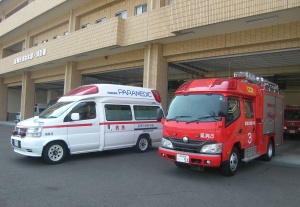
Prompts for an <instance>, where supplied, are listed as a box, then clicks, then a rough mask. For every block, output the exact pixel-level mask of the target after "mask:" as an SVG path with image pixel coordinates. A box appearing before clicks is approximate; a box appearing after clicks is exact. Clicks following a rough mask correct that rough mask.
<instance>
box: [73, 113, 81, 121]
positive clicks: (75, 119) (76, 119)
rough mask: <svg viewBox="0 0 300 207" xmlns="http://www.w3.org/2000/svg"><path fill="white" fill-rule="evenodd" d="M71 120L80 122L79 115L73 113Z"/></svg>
mask: <svg viewBox="0 0 300 207" xmlns="http://www.w3.org/2000/svg"><path fill="white" fill-rule="evenodd" d="M71 120H72V121H78V120H79V113H72V114H71Z"/></svg>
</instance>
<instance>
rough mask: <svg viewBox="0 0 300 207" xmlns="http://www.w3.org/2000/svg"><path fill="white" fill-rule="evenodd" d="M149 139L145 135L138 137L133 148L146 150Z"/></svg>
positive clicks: (138, 150) (140, 150)
mask: <svg viewBox="0 0 300 207" xmlns="http://www.w3.org/2000/svg"><path fill="white" fill-rule="evenodd" d="M149 145H150V142H149V139H148V138H147V137H145V136H142V137H140V138H138V140H137V142H136V145H135V146H134V150H135V151H136V152H146V151H147V150H148V149H149Z"/></svg>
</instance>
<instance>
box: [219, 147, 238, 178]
mask: <svg viewBox="0 0 300 207" xmlns="http://www.w3.org/2000/svg"><path fill="white" fill-rule="evenodd" d="M239 166H240V153H239V151H238V149H237V148H236V147H233V148H232V150H231V153H230V157H229V160H228V161H227V162H225V163H223V164H222V165H221V172H222V174H223V175H225V176H233V175H235V174H236V173H237V171H238V169H239Z"/></svg>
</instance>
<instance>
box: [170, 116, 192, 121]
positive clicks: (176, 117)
mask: <svg viewBox="0 0 300 207" xmlns="http://www.w3.org/2000/svg"><path fill="white" fill-rule="evenodd" d="M186 117H191V116H175V117H174V118H170V119H166V121H178V120H177V119H178V118H186Z"/></svg>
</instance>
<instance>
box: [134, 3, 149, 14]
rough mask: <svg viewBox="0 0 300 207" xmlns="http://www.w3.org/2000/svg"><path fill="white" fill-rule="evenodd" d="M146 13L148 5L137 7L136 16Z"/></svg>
mask: <svg viewBox="0 0 300 207" xmlns="http://www.w3.org/2000/svg"><path fill="white" fill-rule="evenodd" d="M145 12H147V4H143V5H139V6H137V7H135V15H139V14H142V13H145Z"/></svg>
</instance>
